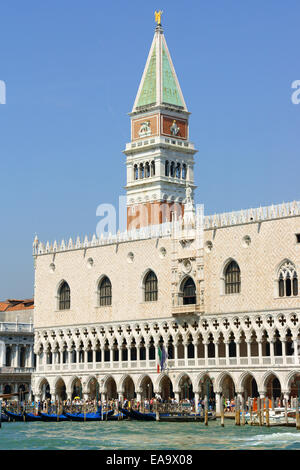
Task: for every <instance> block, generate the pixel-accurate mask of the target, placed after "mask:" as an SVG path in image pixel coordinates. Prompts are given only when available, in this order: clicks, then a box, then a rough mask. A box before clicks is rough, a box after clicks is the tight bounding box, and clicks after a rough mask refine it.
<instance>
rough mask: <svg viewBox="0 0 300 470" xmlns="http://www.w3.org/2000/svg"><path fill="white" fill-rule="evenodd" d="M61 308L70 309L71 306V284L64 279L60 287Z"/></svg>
mask: <svg viewBox="0 0 300 470" xmlns="http://www.w3.org/2000/svg"><path fill="white" fill-rule="evenodd" d="M58 296H59V310H69V308H70V306H71V291H70V287H69V284H68V283H67V282H66V281H64V282H63V283H62V285H61V286H60V289H59V293H58Z"/></svg>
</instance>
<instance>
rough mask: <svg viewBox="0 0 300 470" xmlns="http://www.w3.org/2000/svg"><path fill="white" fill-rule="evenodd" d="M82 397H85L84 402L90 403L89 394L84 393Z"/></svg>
mask: <svg viewBox="0 0 300 470" xmlns="http://www.w3.org/2000/svg"><path fill="white" fill-rule="evenodd" d="M82 397H83V399H84V401H88V399H89V393H88V392H83V393H82Z"/></svg>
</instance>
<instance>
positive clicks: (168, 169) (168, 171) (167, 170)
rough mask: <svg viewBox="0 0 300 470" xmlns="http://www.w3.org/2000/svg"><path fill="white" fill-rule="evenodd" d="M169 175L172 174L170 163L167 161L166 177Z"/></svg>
mask: <svg viewBox="0 0 300 470" xmlns="http://www.w3.org/2000/svg"><path fill="white" fill-rule="evenodd" d="M169 173H170V165H169V162H168V160H167V161H166V163H165V176H169Z"/></svg>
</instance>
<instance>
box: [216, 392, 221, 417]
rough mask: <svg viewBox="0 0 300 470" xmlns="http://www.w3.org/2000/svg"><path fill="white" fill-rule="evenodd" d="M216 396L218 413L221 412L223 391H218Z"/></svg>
mask: <svg viewBox="0 0 300 470" xmlns="http://www.w3.org/2000/svg"><path fill="white" fill-rule="evenodd" d="M215 397H216V413H219V414H220V413H221V393H220V392H216V393H215Z"/></svg>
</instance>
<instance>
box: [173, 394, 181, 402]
mask: <svg viewBox="0 0 300 470" xmlns="http://www.w3.org/2000/svg"><path fill="white" fill-rule="evenodd" d="M174 395H175V400H176V401H177V402H178V403H179V401H180V393H179V392H174Z"/></svg>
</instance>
